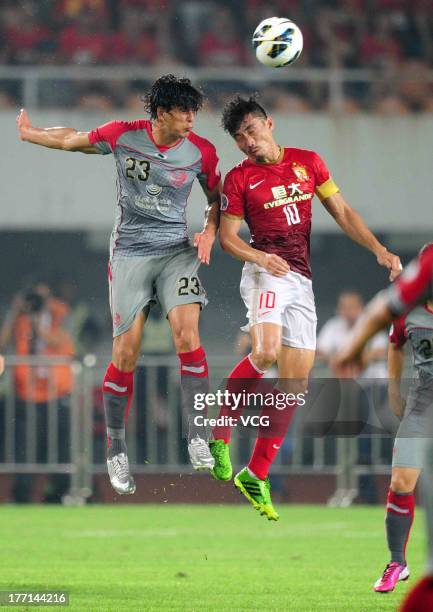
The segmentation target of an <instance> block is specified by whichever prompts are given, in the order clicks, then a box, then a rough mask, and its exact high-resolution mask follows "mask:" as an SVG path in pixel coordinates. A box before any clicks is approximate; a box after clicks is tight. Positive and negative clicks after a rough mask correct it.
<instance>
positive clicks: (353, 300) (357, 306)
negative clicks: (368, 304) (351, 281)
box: [337, 293, 363, 325]
mask: <svg viewBox="0 0 433 612" xmlns="http://www.w3.org/2000/svg"><path fill="white" fill-rule="evenodd" d="M362 310H363V303H362V300H361V297H360V296H359V295H358V294H357V293H344V294H343V295H341V296H340V298H339V300H338V306H337V314H338V315H339V316H340V317H343V319H345V320H346V321H347V322H348V323H349V325H354V324H355V323H356V321H357V320H358V319H359V317H360V316H361V313H362Z"/></svg>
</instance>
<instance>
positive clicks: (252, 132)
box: [234, 114, 277, 163]
mask: <svg viewBox="0 0 433 612" xmlns="http://www.w3.org/2000/svg"><path fill="white" fill-rule="evenodd" d="M273 127H274V125H273V121H272V118H271V117H267V118H265V117H258V116H256V115H252V114H250V115H246V116H245V118H244V120H243V121H242V123H241V125H240V126H239V129H238V131H237V132H236V134H235V135H234V139H235V141H236V144H237V145H238V147H239V149H240V150H241V151H242V152H243V153H245V155H247V156H248V158H249V159H250V160H251V161H253V162H257V163H264V162H266V161H267V160H268V159H269V158H270V157H272V154H273V152H274V151H275V147H276V146H277V145H276V143H275V140H274V136H273V133H272V130H273Z"/></svg>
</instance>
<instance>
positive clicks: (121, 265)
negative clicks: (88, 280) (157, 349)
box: [109, 247, 207, 337]
mask: <svg viewBox="0 0 433 612" xmlns="http://www.w3.org/2000/svg"><path fill="white" fill-rule="evenodd" d="M199 266H200V261H199V260H198V259H197V249H195V248H194V247H189V248H188V249H185V250H183V251H180V252H178V253H174V254H171V255H148V256H139V257H121V256H116V257H114V258H113V259H112V260H111V261H110V268H109V290H110V308H111V316H112V319H113V337H116V336H119V335H120V334H123V333H124V332H126V331H127V330H128V329H129V328H130V327H131V325H132V323H133V322H134V320H135V317H136V316H137V313H138V312H140V311H141V310H143V309H144V308H145V307H146V306H147V305H148V304H150V303H154V302H156V301H157V300H158V301H159V303H160V304H161V308H162V311H163V312H164V314H165V315H166V316H167V314H168V313H169V312H170V310H171V309H172V308H174V307H175V306H181V305H183V304H194V303H198V304H200V305H201V307H204V306H206V304H207V298H206V292H205V290H204V288H203V286H202V284H201V282H200V279H199V277H198V268H199Z"/></svg>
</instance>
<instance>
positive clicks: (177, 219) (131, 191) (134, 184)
mask: <svg viewBox="0 0 433 612" xmlns="http://www.w3.org/2000/svg"><path fill="white" fill-rule="evenodd" d="M89 140H90V143H91V144H92V145H94V146H95V147H97V148H98V149H99V151H100V152H101V153H102V154H104V155H107V154H109V153H112V154H113V155H114V157H115V160H116V168H117V214H116V220H115V224H114V229H113V232H112V235H111V247H110V252H111V256H112V257H113V256H115V255H121V256H122V257H125V256H137V255H167V254H170V253H175V252H177V251H181V250H183V249H186V248H188V246H189V240H188V233H187V225H186V205H187V200H188V196H189V194H190V192H191V188H192V184H193V182H194V179H195V178H198V180H199V181H200V183H201V184H202V185H203V187H205V188H206V189H208V190H213V189H214V188H215V187H216V185H217V184H218V182H219V180H220V175H219V171H218V168H217V165H218V158H217V155H216V151H215V147H214V146H213V145H212V144H211V143H210V142H209V141H208V140H205V139H204V138H201V137H200V136H198V135H197V134H194V133H193V132H191V133H190V134H189V135H188V137H187V138H183V139H181V140H180V141H179V142H178V143H177V144H175V145H174V146H172V147H158V146H157V145H156V144H155V142H154V140H153V137H152V128H151V123H150V121H147V120H145V119H139V120H136V121H130V122H128V121H111V122H109V123H106V124H105V125H103V126H101V127H99V128H97V129H96V130H93V131H92V132H90V134H89Z"/></svg>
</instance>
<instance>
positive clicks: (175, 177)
mask: <svg viewBox="0 0 433 612" xmlns="http://www.w3.org/2000/svg"><path fill="white" fill-rule="evenodd" d="M187 178H188V174H187V173H186V172H185V170H175V171H174V172H172V173H171V174H170V182H171V184H172V185H173V187H175V188H176V189H179V187H182V185H183V184H184V183H185V182H186V179H187Z"/></svg>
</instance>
